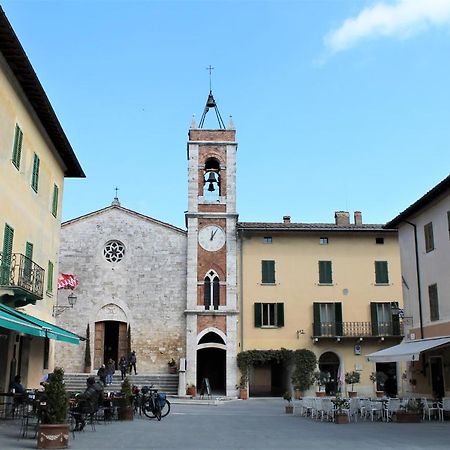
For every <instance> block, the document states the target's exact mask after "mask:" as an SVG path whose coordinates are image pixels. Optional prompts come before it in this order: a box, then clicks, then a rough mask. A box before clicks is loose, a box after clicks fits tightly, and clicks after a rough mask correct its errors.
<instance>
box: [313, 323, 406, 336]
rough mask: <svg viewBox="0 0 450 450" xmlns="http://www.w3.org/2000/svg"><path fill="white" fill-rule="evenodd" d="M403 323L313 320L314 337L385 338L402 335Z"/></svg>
mask: <svg viewBox="0 0 450 450" xmlns="http://www.w3.org/2000/svg"><path fill="white" fill-rule="evenodd" d="M402 336H403V324H402V323H401V322H400V321H397V320H393V321H389V322H314V323H313V337H314V338H385V337H402Z"/></svg>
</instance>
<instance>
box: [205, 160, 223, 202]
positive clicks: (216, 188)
mask: <svg viewBox="0 0 450 450" xmlns="http://www.w3.org/2000/svg"><path fill="white" fill-rule="evenodd" d="M220 185H221V183H220V163H219V161H218V160H217V159H216V158H208V159H207V160H206V162H205V168H204V171H203V196H204V197H206V198H207V199H209V200H212V199H218V198H219V197H220Z"/></svg>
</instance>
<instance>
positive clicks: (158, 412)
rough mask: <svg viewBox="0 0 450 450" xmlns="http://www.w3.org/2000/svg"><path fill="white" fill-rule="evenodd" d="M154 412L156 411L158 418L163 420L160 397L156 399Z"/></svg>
mask: <svg viewBox="0 0 450 450" xmlns="http://www.w3.org/2000/svg"><path fill="white" fill-rule="evenodd" d="M153 412H154V413H155V417H156V418H157V419H158V421H159V420H161V404H160V403H159V401H158V399H155V403H154V409H153Z"/></svg>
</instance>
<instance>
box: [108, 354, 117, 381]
mask: <svg viewBox="0 0 450 450" xmlns="http://www.w3.org/2000/svg"><path fill="white" fill-rule="evenodd" d="M115 371H116V362H115V361H114V360H113V359H112V358H109V360H108V363H107V364H106V384H107V385H108V384H112V380H113V375H114V372H115Z"/></svg>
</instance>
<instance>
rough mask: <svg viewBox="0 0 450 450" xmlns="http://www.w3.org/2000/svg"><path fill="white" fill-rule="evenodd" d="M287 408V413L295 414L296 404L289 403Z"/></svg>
mask: <svg viewBox="0 0 450 450" xmlns="http://www.w3.org/2000/svg"><path fill="white" fill-rule="evenodd" d="M285 408H286V414H293V413H294V405H291V404H290V403H289V405H286V406H285Z"/></svg>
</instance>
